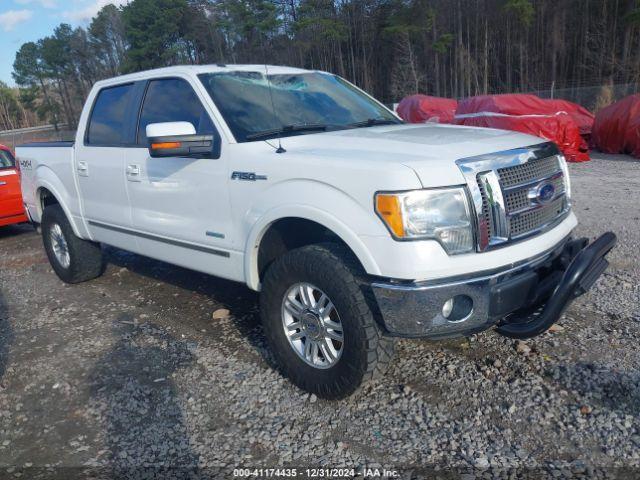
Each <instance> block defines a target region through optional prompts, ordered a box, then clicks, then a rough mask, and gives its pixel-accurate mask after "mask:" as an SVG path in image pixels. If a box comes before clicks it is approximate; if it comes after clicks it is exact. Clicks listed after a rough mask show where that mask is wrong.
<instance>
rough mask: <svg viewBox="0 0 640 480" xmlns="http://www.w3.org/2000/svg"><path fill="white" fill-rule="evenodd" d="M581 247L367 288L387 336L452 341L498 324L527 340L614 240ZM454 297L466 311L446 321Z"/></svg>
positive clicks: (569, 245) (593, 271)
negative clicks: (461, 273) (465, 273)
mask: <svg viewBox="0 0 640 480" xmlns="http://www.w3.org/2000/svg"><path fill="white" fill-rule="evenodd" d="M587 243H588V242H587V240H586V239H579V240H564V241H563V242H561V243H560V244H558V245H557V246H556V247H555V248H553V249H552V250H551V251H549V252H546V253H545V254H543V255H540V256H538V257H536V258H533V259H530V260H527V261H525V262H522V263H520V264H517V265H514V266H512V267H511V268H508V269H502V270H500V271H494V272H487V273H485V274H483V275H478V276H473V277H458V278H453V279H448V280H447V281H442V282H437V283H436V282H402V281H400V282H394V281H380V282H378V281H374V282H372V284H371V288H372V290H373V293H374V295H375V298H376V300H377V304H378V307H379V313H380V317H381V321H382V322H383V324H384V328H385V329H386V331H387V332H388V334H389V335H392V336H398V337H428V338H445V337H457V336H463V335H469V334H472V333H475V332H479V331H482V330H485V329H487V328H489V327H491V326H493V325H495V324H497V323H498V322H500V326H499V328H498V330H499V332H500V333H502V334H505V335H508V336H512V337H515V338H527V337H531V336H534V335H538V334H540V333H542V332H544V331H546V329H547V328H549V327H550V326H551V325H552V324H553V323H555V322H556V321H557V320H558V319H559V318H560V316H561V315H562V313H563V311H564V309H565V308H566V307H567V306H568V305H569V304H570V303H571V301H573V300H574V299H575V298H576V297H578V296H580V295H582V294H583V293H585V292H586V291H587V290H588V289H589V288H590V287H591V286H592V285H593V283H595V281H596V280H597V279H598V277H599V276H600V275H601V274H602V273H603V272H604V270H605V269H606V268H607V266H608V263H607V261H606V260H605V259H604V257H605V255H606V254H607V253H608V252H609V251H610V250H611V249H612V248H613V247H614V245H615V243H616V236H615V235H614V234H613V233H611V232H608V233H605V234H604V235H602V236H601V237H600V238H598V239H597V240H596V241H594V242H593V243H592V244H591V245H589V246H587ZM456 296H459V297H458V298H465V299H466V300H469V299H470V301H471V305H472V307H471V308H470V312H469V313H468V314H465V315H464V316H462V318H459V319H456V320H450V319H447V318H445V317H444V315H443V313H442V308H443V305H444V304H445V302H446V301H447V300H449V299H451V298H454V297H456ZM450 318H451V317H450Z"/></svg>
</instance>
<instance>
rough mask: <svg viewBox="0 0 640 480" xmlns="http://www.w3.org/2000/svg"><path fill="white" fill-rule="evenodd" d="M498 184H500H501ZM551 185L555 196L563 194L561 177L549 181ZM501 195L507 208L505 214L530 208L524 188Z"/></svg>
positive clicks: (530, 204)
mask: <svg viewBox="0 0 640 480" xmlns="http://www.w3.org/2000/svg"><path fill="white" fill-rule="evenodd" d="M553 173H558V172H557V171H556V172H553ZM553 173H552V175H553ZM529 181H531V180H529ZM500 183H501V184H502V182H500ZM551 183H552V184H553V186H554V188H555V190H556V194H557V195H559V194H560V193H564V178H563V177H558V178H555V179H553V180H551ZM503 195H504V201H505V204H506V207H507V212H509V213H513V212H517V211H519V210H523V209H527V208H530V207H531V206H532V203H531V200H530V199H529V191H528V189H526V188H521V189H518V190H512V191H509V192H505V193H504V194H503Z"/></svg>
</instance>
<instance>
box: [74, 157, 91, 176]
mask: <svg viewBox="0 0 640 480" xmlns="http://www.w3.org/2000/svg"><path fill="white" fill-rule="evenodd" d="M76 170H77V171H78V175H79V176H81V177H88V176H89V165H88V164H87V162H83V161H80V162H78V166H77V167H76Z"/></svg>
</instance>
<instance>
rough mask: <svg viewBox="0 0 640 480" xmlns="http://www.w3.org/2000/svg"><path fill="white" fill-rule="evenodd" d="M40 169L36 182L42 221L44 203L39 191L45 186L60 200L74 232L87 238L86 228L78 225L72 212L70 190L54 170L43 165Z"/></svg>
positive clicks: (80, 236)
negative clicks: (68, 190)
mask: <svg viewBox="0 0 640 480" xmlns="http://www.w3.org/2000/svg"><path fill="white" fill-rule="evenodd" d="M38 170H39V171H38V174H37V177H36V182H35V193H36V200H37V204H36V208H37V210H38V216H39V219H40V221H41V220H42V213H43V208H42V204H41V203H40V195H39V191H40V189H43V188H44V189H46V190H48V191H49V192H51V194H52V195H53V196H54V197H55V198H56V200H57V201H58V204H59V205H60V208H62V210H63V211H64V214H65V216H66V217H67V220H69V223H70V224H71V228H72V229H73V233H74V234H75V235H76V236H78V237H79V238H87V235H84V234H83V233H86V232H84V229H81V228H80V225H78V222H77V221H76V218H75V217H74V216H73V215H72V212H71V210H70V208H69V202H70V201H71V198H70V196H69V194H68V192H67V191H66V189H65V188H64V185H62V182H61V181H60V180H59V179H58V177H57V176H55V174H54V173H53V171H51V170H50V169H48V168H46V167H43V166H41V167H39V168H38ZM44 172H47V173H44Z"/></svg>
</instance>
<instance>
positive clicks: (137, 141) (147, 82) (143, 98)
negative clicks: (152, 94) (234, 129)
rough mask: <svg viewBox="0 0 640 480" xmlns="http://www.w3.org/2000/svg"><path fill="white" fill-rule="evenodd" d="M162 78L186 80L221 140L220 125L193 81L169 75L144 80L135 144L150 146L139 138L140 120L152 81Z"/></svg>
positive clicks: (215, 135)
mask: <svg viewBox="0 0 640 480" xmlns="http://www.w3.org/2000/svg"><path fill="white" fill-rule="evenodd" d="M162 80H180V81H182V82H184V83H186V84H187V85H188V87H189V88H190V89H191V92H192V93H193V95H194V96H195V98H196V100H197V101H198V102H199V103H200V107H201V108H202V110H203V111H204V113H205V114H206V115H207V117H209V122H210V123H211V127H212V128H213V136H214V138H217V139H218V141H220V140H221V138H222V137H221V136H220V132H219V131H218V127H217V126H216V122H215V121H214V119H213V118H212V117H211V114H210V113H209V111H208V110H207V108H206V106H205V104H204V103H203V101H202V99H201V98H200V95H198V92H197V91H196V89H195V88H193V85H192V84H191V82H190V81H189V80H187V79H186V78H183V77H178V76H169V77H155V78H148V79H146V80H144V84H145V85H144V89H143V94H142V98H141V100H140V104H139V108H138V115H137V121H136V128H135V135H136V136H135V146H137V147H138V148H148V145H145V144H143V143H140V140H139V139H140V121H141V120H142V109H143V108H144V101H145V99H146V98H147V93H148V91H149V85H151V82H153V81H162Z"/></svg>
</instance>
